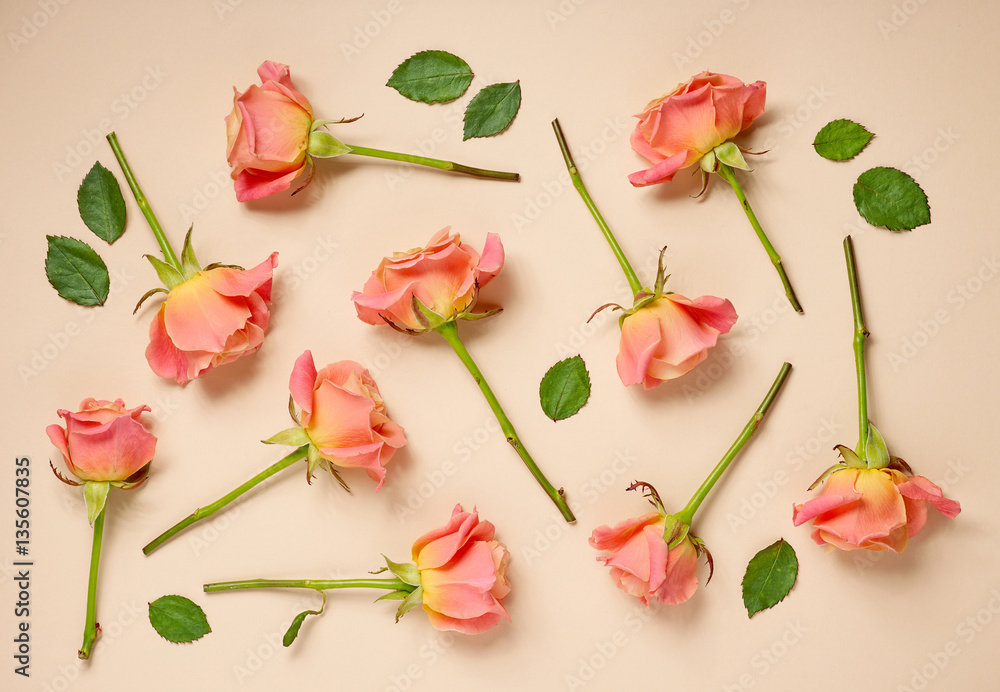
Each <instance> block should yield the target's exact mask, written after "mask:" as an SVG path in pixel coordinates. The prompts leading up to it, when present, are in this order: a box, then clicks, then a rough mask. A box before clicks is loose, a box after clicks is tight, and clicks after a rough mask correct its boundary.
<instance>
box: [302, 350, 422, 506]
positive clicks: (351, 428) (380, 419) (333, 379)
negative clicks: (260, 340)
mask: <svg viewBox="0 0 1000 692" xmlns="http://www.w3.org/2000/svg"><path fill="white" fill-rule="evenodd" d="M288 388H289V390H291V393H292V399H293V400H294V401H295V403H296V404H298V406H299V408H300V409H301V413H300V414H299V421H300V423H301V425H302V428H303V429H304V430H305V431H306V434H307V435H308V436H309V439H310V440H311V441H312V444H314V445H315V446H316V447H317V448H318V449H319V451H320V453H321V454H322V455H323V458H324V459H326V460H328V461H330V462H332V463H334V464H336V465H337V466H341V467H344V468H362V469H364V470H365V471H367V472H368V475H369V476H370V477H371V479H372V480H374V481H376V482H377V483H378V488H381V487H382V483H383V482H384V480H385V464H386V462H387V461H389V459H390V458H391V457H392V455H393V453H395V451H396V450H397V449H399V448H400V447H402V446H403V445H405V444H406V437H405V436H404V434H403V428H402V427H400V426H399V425H397V424H396V423H394V422H392V421H391V420H390V419H389V417H388V416H387V415H386V414H385V403H384V402H383V401H382V396H381V394H380V393H379V390H378V385H376V384H375V380H373V379H372V377H371V375H370V374H369V373H368V370H366V369H365V368H364V367H362V366H361V365H359V364H358V363H355V362H354V361H352V360H342V361H339V362H337V363H333V364H332V365H327V366H326V367H325V368H323V369H322V370H319V371H317V370H316V364H315V362H314V361H313V356H312V352H310V351H306V352H305V353H303V354H302V355H301V356H299V357H298V359H297V360H296V361H295V367H294V368H292V376H291V378H290V380H289V383H288ZM378 488H376V490H377V489H378Z"/></svg>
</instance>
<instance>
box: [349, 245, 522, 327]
mask: <svg viewBox="0 0 1000 692" xmlns="http://www.w3.org/2000/svg"><path fill="white" fill-rule="evenodd" d="M450 230H451V227H450V226H448V227H446V228H444V229H442V230H440V231H438V232H437V233H435V234H434V237H433V238H431V239H430V241H429V242H428V243H427V245H426V246H424V247H422V248H416V249H414V250H409V251H407V252H399V253H396V254H394V255H393V256H392V257H386V258H384V259H383V260H382V261H381V262H380V263H379V265H378V268H377V269H376V270H375V271H373V272H372V275H371V278H369V279H368V281H367V283H365V286H364V289H363V290H361V291H355V292H354V294H353V295H352V296H351V300H353V301H354V305H355V308H356V309H357V311H358V317H360V318H361V320H362V321H364V322H367V323H368V324H384V323H385V322H389V323H391V324H393V325H394V326H396V327H399V328H400V329H404V330H407V331H413V332H423V331H426V330H427V328H426V327H425V326H424V324H423V323H422V322H421V321H420V320H419V319H418V318H417V315H415V314H414V311H413V310H414V306H413V298H414V297H416V298H417V299H418V300H420V302H421V303H423V304H424V305H425V306H426V307H428V308H430V309H431V310H433V311H434V312H436V313H437V314H438V315H440V316H442V317H444V318H446V319H448V318H452V317H453V316H456V315H461V314H463V313H468V312H469V311H470V310H471V309H472V307H473V305H474V304H475V302H476V297H477V295H478V293H479V289H481V288H482V287H483V286H485V285H486V284H488V283H489V282H490V281H491V280H492V279H493V277H494V276H496V275H497V273H498V272H499V271H500V269H501V268H502V267H503V260H504V252H503V245H502V244H501V243H500V238H499V237H498V236H497V235H496V234H495V233H487V234H486V244H485V245H484V246H483V254H482V256H480V255H479V253H478V252H476V251H475V250H474V249H473V248H472V247H471V246H470V245H469V244H468V243H463V242H462V238H461V236H460V235H459V234H458V233H453V234H450V235H449V231H450Z"/></svg>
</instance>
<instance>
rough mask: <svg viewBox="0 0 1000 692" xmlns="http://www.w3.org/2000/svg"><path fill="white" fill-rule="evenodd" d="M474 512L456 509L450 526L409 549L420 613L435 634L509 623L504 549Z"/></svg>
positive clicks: (475, 631)
mask: <svg viewBox="0 0 1000 692" xmlns="http://www.w3.org/2000/svg"><path fill="white" fill-rule="evenodd" d="M494 532H495V529H494V527H493V524H491V523H490V522H488V521H480V520H479V514H478V513H477V512H476V510H473V511H472V512H471V513H470V512H463V511H462V506H461V505H456V506H455V509H454V511H453V512H452V515H451V520H450V521H449V522H448V524H447V525H446V526H444V527H442V528H440V529H437V530H434V531H431V532H430V533H427V534H425V535H423V536H421V537H420V538H418V539H417V540H416V542H415V543H414V544H413V561H414V562H415V563H416V565H417V569H418V570H419V571H420V588H421V590H422V592H423V596H422V597H423V608H424V612H426V613H427V616H428V617H429V618H430V621H431V624H432V625H433V626H434V627H436V628H437V629H439V630H456V631H458V632H464V633H466V634H478V633H480V632H485V631H486V630H489V629H492V628H493V627H495V626H496V625H497V624H498V623H499V622H500V620H501V619H507V620H510V616H509V615H508V614H507V610H506V609H505V608H504V606H503V602H502V601H503V598H504V597H505V596H506V595H507V594H508V593H509V592H510V584H509V583H508V582H507V563H508V561H509V559H510V554H509V553H508V552H507V548H506V546H504V544H503V543H500V542H499V541H496V540H494Z"/></svg>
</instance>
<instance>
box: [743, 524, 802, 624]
mask: <svg viewBox="0 0 1000 692" xmlns="http://www.w3.org/2000/svg"><path fill="white" fill-rule="evenodd" d="M798 573H799V561H798V558H796V557H795V550H793V549H792V546H791V545H789V543H788V542H787V541H786V540H785V539H784V538H779V539H778V540H777V541H775V542H774V543H772V544H771V545H769V546H767V547H766V548H764V549H763V550H761V551H760V552H759V553H757V554H756V555H754V556H753V558H751V560H750V563H749V564H748V565H747V571H746V573H745V574H744V575H743V605H744V606H746V609H747V617H753V616H754V615H756V614H757V613H759V612H760V611H762V610H767V609H768V608H771V607H772V606H774V605H775V604H777V603H780V602H781V601H782V600H783V599H784V598H785V596H787V595H788V592H789V591H791V590H792V587H793V586H795V578H796V577H797V576H798Z"/></svg>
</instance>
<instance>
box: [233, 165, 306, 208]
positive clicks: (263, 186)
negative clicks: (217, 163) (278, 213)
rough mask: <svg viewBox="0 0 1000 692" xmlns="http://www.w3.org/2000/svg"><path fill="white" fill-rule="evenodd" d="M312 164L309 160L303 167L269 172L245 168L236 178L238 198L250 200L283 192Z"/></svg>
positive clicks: (240, 200)
mask: <svg viewBox="0 0 1000 692" xmlns="http://www.w3.org/2000/svg"><path fill="white" fill-rule="evenodd" d="M310 166H311V163H309V162H308V160H307V162H306V163H305V164H303V165H302V167H300V168H297V169H296V170H293V171H289V172H279V173H268V172H267V171H255V170H253V171H252V170H243V171H240V173H239V175H238V176H237V178H236V184H235V186H234V187H235V189H236V200H237V201H239V202H249V201H251V200H255V199H260V198H262V197H267V196H268V195H273V194H274V193H276V192H282V191H284V190H287V189H288V188H289V187H291V186H292V181H293V180H295V179H296V178H298V177H299V176H300V175H302V173H303V171H305V170H306V169H307V168H309V167H310Z"/></svg>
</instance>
